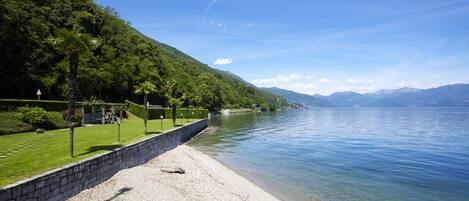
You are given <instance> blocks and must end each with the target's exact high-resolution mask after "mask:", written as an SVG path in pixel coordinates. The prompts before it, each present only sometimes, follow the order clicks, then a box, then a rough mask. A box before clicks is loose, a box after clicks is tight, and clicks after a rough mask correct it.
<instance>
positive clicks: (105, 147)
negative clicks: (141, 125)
mask: <svg viewBox="0 0 469 201" xmlns="http://www.w3.org/2000/svg"><path fill="white" fill-rule="evenodd" d="M120 147H123V145H121V144H110V145H98V146H91V147H89V148H88V149H87V150H86V152H84V153H81V154H78V155H76V156H82V155H86V154H89V153H93V152H96V151H102V150H104V151H112V150H114V149H117V148H120Z"/></svg>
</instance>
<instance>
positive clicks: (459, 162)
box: [190, 107, 469, 200]
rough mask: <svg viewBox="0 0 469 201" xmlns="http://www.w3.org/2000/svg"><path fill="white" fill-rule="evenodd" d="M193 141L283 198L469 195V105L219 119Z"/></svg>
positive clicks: (451, 197) (448, 197) (446, 197)
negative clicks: (209, 130)
mask: <svg viewBox="0 0 469 201" xmlns="http://www.w3.org/2000/svg"><path fill="white" fill-rule="evenodd" d="M210 125H211V126H214V127H217V128H218V129H217V130H216V131H215V132H212V133H206V134H204V135H202V136H200V137H199V138H198V139H196V140H195V141H193V142H192V143H191V144H190V145H191V146H192V147H195V148H196V149H198V150H200V151H202V152H204V153H206V154H209V155H211V156H213V157H214V158H216V159H218V160H219V161H221V162H222V163H224V164H225V165H227V166H228V167H230V168H232V169H234V170H235V171H236V172H238V173H240V174H242V175H243V176H245V177H247V178H249V179H250V180H252V181H253V182H255V183H257V184H258V185H259V186H261V187H263V188H264V189H266V190H267V191H269V192H271V193H272V194H274V195H275V196H277V197H279V198H281V199H284V200H469V108H467V107H451V108H314V109H309V110H306V109H301V110H288V111H278V112H273V113H247V114H238V115H229V116H216V117H213V116H212V119H211V120H210Z"/></svg>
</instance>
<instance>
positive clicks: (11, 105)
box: [0, 99, 123, 112]
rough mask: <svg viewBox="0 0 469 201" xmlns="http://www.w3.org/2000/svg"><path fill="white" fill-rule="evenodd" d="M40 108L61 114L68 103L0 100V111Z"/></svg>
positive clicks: (79, 104)
mask: <svg viewBox="0 0 469 201" xmlns="http://www.w3.org/2000/svg"><path fill="white" fill-rule="evenodd" d="M76 104H77V106H81V105H82V104H83V102H77V103H76ZM96 105H105V106H111V105H123V104H122V103H99V104H96ZM27 106H28V107H40V108H44V109H45V110H47V111H57V112H61V111H64V110H67V108H68V101H57V100H27V99H0V111H13V110H15V109H16V108H17V107H27Z"/></svg>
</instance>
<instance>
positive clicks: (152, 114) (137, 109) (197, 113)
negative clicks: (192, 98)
mask: <svg viewBox="0 0 469 201" xmlns="http://www.w3.org/2000/svg"><path fill="white" fill-rule="evenodd" d="M125 103H126V104H127V109H128V110H129V112H131V113H132V114H134V115H135V116H137V117H140V118H143V116H144V112H145V111H144V108H143V106H142V105H138V104H136V103H134V102H132V101H128V100H126V101H125ZM181 113H183V116H184V118H207V116H208V110H206V109H181V108H178V109H177V115H178V116H177V117H178V118H180V114H181ZM160 116H163V118H165V119H171V118H172V116H173V114H172V109H167V108H158V109H155V108H151V109H148V119H159V118H160Z"/></svg>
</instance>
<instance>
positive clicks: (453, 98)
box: [262, 84, 469, 107]
mask: <svg viewBox="0 0 469 201" xmlns="http://www.w3.org/2000/svg"><path fill="white" fill-rule="evenodd" d="M262 89H264V90H266V91H269V92H272V93H274V94H276V95H279V96H282V97H284V98H285V99H287V101H289V102H291V103H298V104H302V105H304V106H309V107H420V106H469V84H452V85H445V86H441V87H437V88H431V89H415V88H401V89H395V90H379V91H376V92H372V93H365V94H360V93H356V92H337V93H333V94H331V95H329V96H322V95H318V94H317V95H307V94H301V93H297V92H294V91H289V90H285V89H280V88H276V87H273V88H262Z"/></svg>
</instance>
